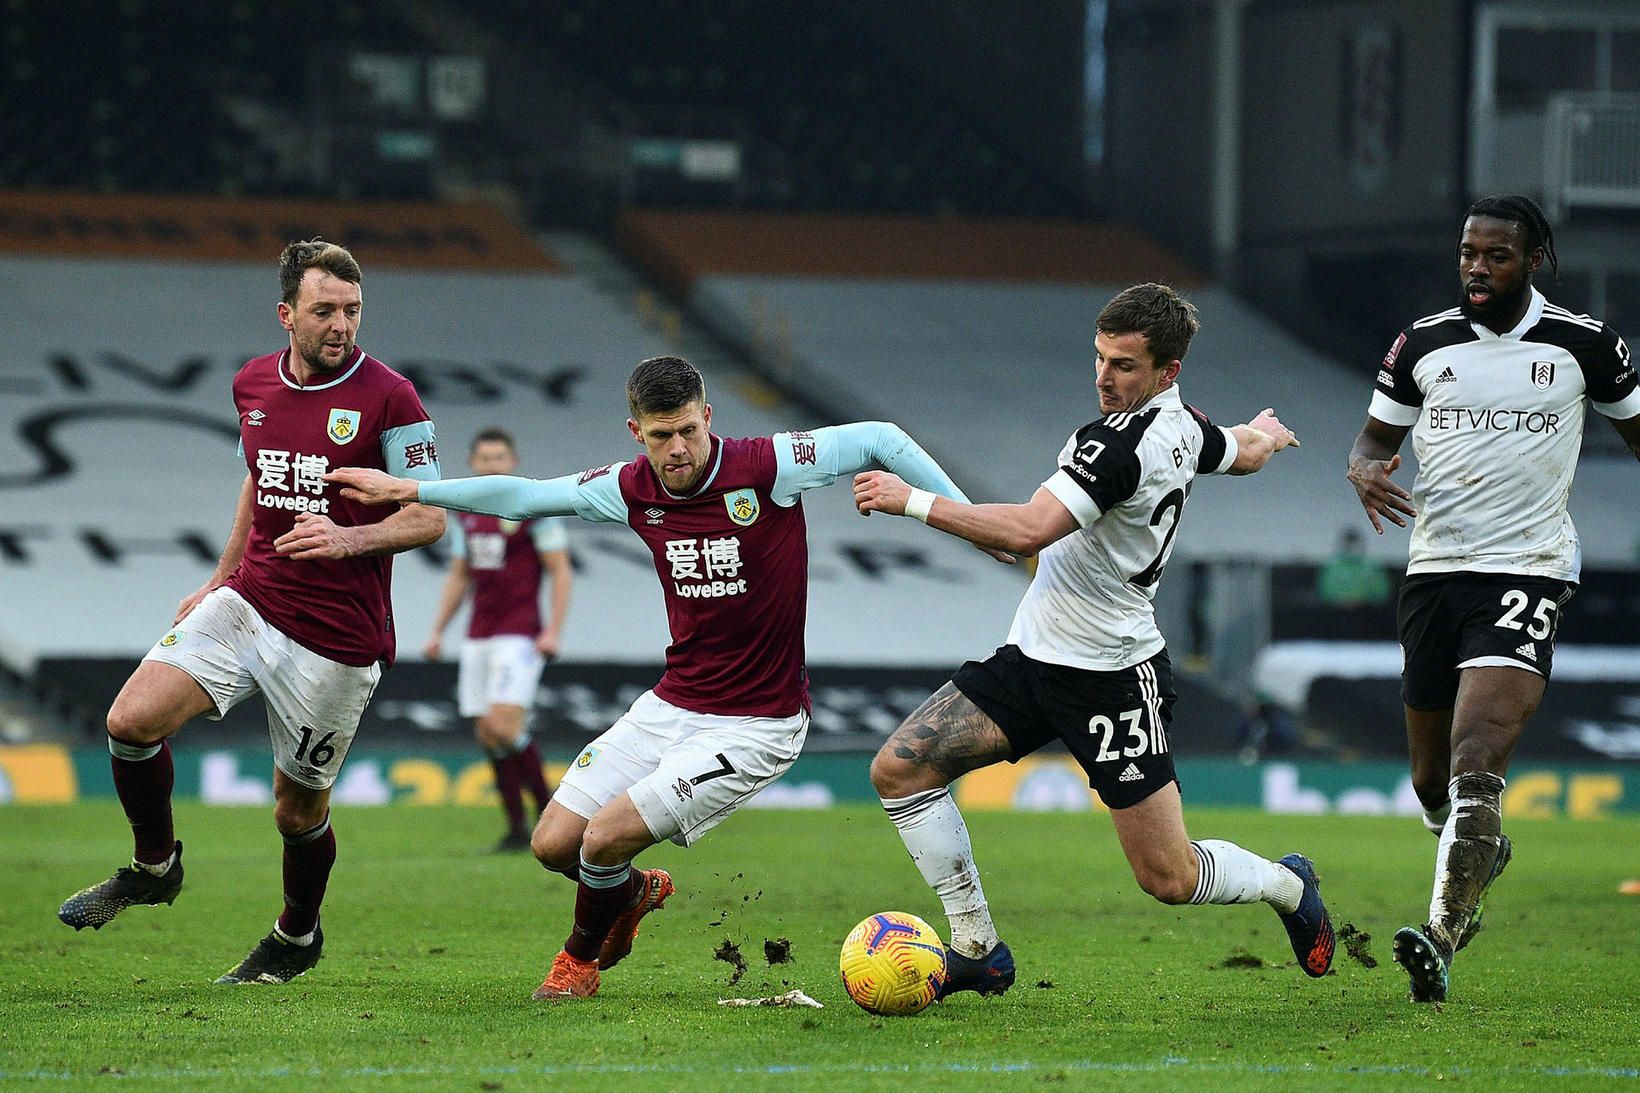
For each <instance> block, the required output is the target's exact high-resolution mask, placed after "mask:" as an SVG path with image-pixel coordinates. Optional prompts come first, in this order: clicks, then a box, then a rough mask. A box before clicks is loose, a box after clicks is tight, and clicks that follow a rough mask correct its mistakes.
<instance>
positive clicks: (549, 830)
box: [331, 357, 962, 1000]
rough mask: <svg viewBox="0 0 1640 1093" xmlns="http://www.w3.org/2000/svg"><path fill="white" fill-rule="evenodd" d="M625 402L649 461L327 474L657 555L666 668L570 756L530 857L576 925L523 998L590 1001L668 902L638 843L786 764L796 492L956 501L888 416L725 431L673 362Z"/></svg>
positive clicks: (692, 830) (695, 817)
mask: <svg viewBox="0 0 1640 1093" xmlns="http://www.w3.org/2000/svg"><path fill="white" fill-rule="evenodd" d="M626 391H627V402H628V405H629V407H630V409H631V413H632V416H631V418H630V419H629V420H628V421H627V428H628V429H629V430H630V431H631V433H632V437H633V439H634V440H636V441H637V443H638V444H639V445H640V446H641V447H642V448H643V450H644V455H645V458H643V459H638V460H634V461H632V462H630V463H612V464H609V465H608V466H603V467H594V468H592V469H591V470H588V471H585V472H583V473H581V474H579V475H567V476H565V477H563V478H554V479H550V480H547V481H532V480H530V479H523V478H510V477H506V476H501V475H486V476H483V477H480V478H469V479H465V480H462V481H456V482H437V483H435V482H426V483H420V482H413V481H405V480H402V479H395V478H392V477H390V476H388V475H385V474H381V473H379V472H370V471H362V470H340V471H336V472H333V473H332V475H331V481H333V482H340V483H343V484H345V485H346V486H348V487H349V488H348V489H346V490H344V491H343V493H344V495H345V496H347V497H350V498H353V499H356V500H361V501H366V502H372V503H384V504H385V503H390V502H399V503H401V504H402V503H407V502H410V501H415V500H419V501H421V502H423V503H424V504H430V505H438V506H440V507H443V508H451V509H456V510H458V511H462V512H484V513H489V514H491V515H494V516H501V517H504V518H506V519H510V520H525V519H533V518H537V517H542V516H569V515H575V516H579V517H581V518H582V519H584V520H607V521H612V522H616V523H624V524H626V525H628V526H629V527H631V528H632V530H633V531H635V532H637V534H638V536H639V538H641V539H642V540H643V542H644V545H645V546H647V547H648V548H649V550H650V553H651V554H652V555H653V557H654V562H655V572H656V575H657V576H658V577H659V578H660V582H661V588H662V591H663V593H664V595H665V599H666V615H667V622H668V624H669V626H670V629H671V633H672V644H671V645H670V646H668V648H667V650H666V671H665V673H664V674H663V675H662V676H661V680H660V682H659V683H657V684H656V685H655V687H654V689H653V690H651V691H646V692H645V693H644V694H643V695H641V696H640V697H639V698H638V700H637V701H636V702H634V703H633V704H632V707H631V709H629V710H628V711H627V712H626V714H625V715H624V716H622V717H621V719H620V720H619V721H617V722H616V723H615V725H614V726H613V727H612V728H610V729H609V730H608V731H607V732H605V733H604V734H603V735H601V736H599V737H598V739H596V740H594V741H593V742H592V743H591V744H590V745H589V746H588V747H587V748H586V749H585V750H584V751H582V752H581V754H580V755H579V756H578V757H577V758H576V760H575V762H574V763H573V764H572V765H571V766H570V769H569V771H568V773H566V774H565V775H564V780H563V782H562V783H561V784H560V785H559V787H558V791H557V792H556V793H555V794H554V795H553V798H552V803H551V804H549V805H548V806H547V811H546V813H545V814H544V815H543V816H542V817H541V822H540V823H539V824H538V825H537V826H536V829H535V834H534V837H533V839H532V847H533V849H534V851H535V855H536V857H537V858H538V859H540V861H541V863H542V864H543V865H545V866H546V867H547V868H548V869H551V870H554V871H556V872H560V873H563V874H565V875H567V876H570V877H573V878H575V879H576V880H577V881H578V887H577V889H576V895H575V924H574V928H573V929H572V930H571V931H570V934H569V937H568V939H567V940H566V941H565V942H564V948H563V951H562V952H560V953H559V954H558V955H557V957H556V958H554V960H553V962H552V969H551V971H550V972H548V974H547V977H546V980H545V982H543V983H542V984H541V986H540V987H539V988H538V989H537V990H536V992H535V997H536V998H537V999H548V1000H560V999H569V998H584V997H587V996H589V995H592V994H594V993H596V992H597V990H598V984H599V972H600V970H608V969H609V968H611V967H613V966H614V965H615V964H617V963H618V962H620V961H621V960H622V959H623V958H625V956H626V955H627V953H628V952H630V951H631V949H632V941H633V938H634V937H635V936H636V934H637V930H638V922H639V920H640V919H641V918H643V916H644V915H645V914H647V913H648V912H649V911H652V910H654V909H656V908H658V907H660V906H661V904H662V903H663V902H664V901H665V900H666V898H667V897H668V896H670V895H671V894H672V891H673V885H672V878H671V877H669V876H668V875H667V874H666V872H665V871H664V870H660V869H647V870H643V869H633V868H632V859H633V858H634V857H636V856H637V854H638V853H639V852H640V851H642V850H644V849H646V848H647V847H650V846H653V845H654V844H656V843H658V842H660V841H661V840H663V839H671V840H672V841H673V842H675V843H679V844H681V845H684V846H688V845H690V844H692V843H694V842H696V841H697V840H699V839H700V837H701V836H702V835H704V834H705V833H706V832H707V831H709V830H711V829H712V828H713V827H715V826H717V825H718V824H719V823H721V822H723V820H724V819H725V818H726V817H727V816H728V815H729V814H730V813H731V812H733V811H734V810H735V809H736V808H737V807H739V806H740V805H741V804H743V803H745V802H746V801H747V800H748V799H749V798H751V797H752V796H753V795H754V794H756V793H757V792H758V791H759V790H761V789H763V788H764V787H765V786H767V785H769V784H770V783H772V782H773V781H774V780H775V779H777V778H779V777H780V776H781V775H782V774H784V773H785V772H786V770H787V769H788V768H789V767H790V766H791V765H792V763H793V762H794V761H795V760H796V759H797V754H798V752H799V750H800V749H801V748H802V746H803V739H804V737H805V735H806V734H807V732H808V725H809V714H808V683H807V675H806V673H805V670H804V666H803V620H804V616H805V613H806V611H807V607H808V541H807V534H806V531H805V525H804V520H803V506H802V503H801V495H802V493H803V491H805V490H809V489H813V488H815V487H817V486H824V485H827V484H828V483H830V482H833V481H835V480H836V479H837V478H839V477H841V476H843V475H850V474H853V473H855V472H856V471H859V470H862V469H864V468H866V467H870V466H882V467H887V468H889V469H890V470H894V471H898V472H899V473H900V474H903V475H905V476H906V477H907V478H908V479H910V480H911V481H913V482H915V483H916V484H917V485H918V486H919V487H920V488H922V489H926V490H931V491H935V492H938V493H939V494H941V495H942V496H946V497H954V498H961V497H962V494H961V492H960V491H959V490H958V489H957V488H956V486H955V485H953V484H952V482H951V480H950V479H949V478H948V477H947V476H946V474H945V472H944V471H942V470H941V469H940V467H939V465H938V464H936V463H935V462H934V461H933V460H932V459H930V458H929V457H928V456H927V455H926V454H925V453H924V452H923V450H922V449H921V448H919V447H918V446H917V444H916V442H915V441H913V440H912V439H911V438H910V437H909V436H907V435H906V434H905V432H904V431H902V430H901V429H900V428H899V427H897V426H895V425H891V424H888V423H885V422H858V423H855V424H851V425H838V426H833V427H830V428H823V429H816V430H814V431H813V432H790V433H776V434H775V435H774V436H772V437H755V438H752V439H746V440H734V439H726V438H721V437H718V436H717V435H715V434H714V433H713V432H712V407H711V406H710V405H709V404H708V403H707V401H706V382H705V380H704V379H702V377H701V374H700V373H699V372H698V371H696V370H695V368H694V366H693V365H691V364H690V363H689V362H688V361H685V360H683V359H681V358H679V357H654V358H651V359H650V360H646V361H644V362H643V363H642V364H640V365H638V367H637V368H636V369H635V370H634V371H633V373H632V375H631V377H630V378H629V379H628V380H627V387H626Z"/></svg>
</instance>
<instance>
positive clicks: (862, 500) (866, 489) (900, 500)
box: [854, 471, 911, 516]
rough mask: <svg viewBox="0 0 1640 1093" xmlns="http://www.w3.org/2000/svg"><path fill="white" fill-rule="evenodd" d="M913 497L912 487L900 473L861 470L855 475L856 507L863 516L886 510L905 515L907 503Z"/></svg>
mask: <svg viewBox="0 0 1640 1093" xmlns="http://www.w3.org/2000/svg"><path fill="white" fill-rule="evenodd" d="M910 497H911V487H910V486H908V485H906V484H905V481H904V480H903V479H901V478H900V476H899V475H897V474H893V473H891V472H889V471H861V472H860V473H859V474H857V475H855V476H854V507H855V508H857V509H859V510H860V515H861V516H870V515H871V514H872V513H874V512H884V513H887V514H888V515H890V516H904V515H905V503H906V501H907V500H908V499H910Z"/></svg>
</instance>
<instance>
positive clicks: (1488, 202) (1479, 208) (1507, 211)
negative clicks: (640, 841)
mask: <svg viewBox="0 0 1640 1093" xmlns="http://www.w3.org/2000/svg"><path fill="white" fill-rule="evenodd" d="M1472 216H1490V217H1492V218H1493V219H1494V220H1511V221H1513V222H1515V223H1516V224H1519V225H1520V226H1521V227H1522V228H1524V229H1525V231H1526V253H1527V254H1531V253H1532V252H1533V251H1534V250H1536V249H1537V248H1539V247H1542V248H1543V254H1544V256H1545V257H1546V258H1548V259H1549V272H1550V273H1551V274H1553V275H1554V278H1555V280H1556V281H1557V282H1558V281H1559V280H1560V261H1559V259H1558V258H1556V257H1555V229H1554V228H1552V227H1550V226H1549V218H1548V217H1546V216H1544V215H1543V210H1542V209H1540V208H1538V203H1537V202H1536V201H1533V200H1532V199H1531V198H1529V197H1527V196H1526V195H1525V194H1493V195H1492V196H1490V197H1483V198H1481V199H1480V200H1479V201H1477V202H1475V203H1474V204H1473V205H1471V206H1469V211H1468V212H1466V213H1464V219H1465V220H1467V219H1469V218H1470V217H1472Z"/></svg>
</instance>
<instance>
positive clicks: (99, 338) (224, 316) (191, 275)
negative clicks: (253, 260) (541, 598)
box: [0, 254, 1019, 668]
mask: <svg viewBox="0 0 1640 1093" xmlns="http://www.w3.org/2000/svg"><path fill="white" fill-rule="evenodd" d="M271 258H272V256H271V255H270V256H269V260H268V261H265V262H263V263H260V264H258V265H254V266H252V265H245V264H237V263H225V262H223V263H209V262H163V261H142V260H122V261H94V260H77V259H59V258H49V257H20V256H16V257H0V292H3V294H4V296H5V299H6V301H7V305H6V308H7V312H8V314H9V315H11V316H13V317H14V319H15V320H17V321H15V322H14V323H13V325H12V328H11V332H10V333H11V337H10V341H9V343H8V346H7V349H8V353H7V358H6V362H5V363H4V365H3V366H0V498H3V512H4V516H3V518H0V587H4V589H5V594H4V595H5V605H6V610H5V611H4V612H3V613H0V656H3V657H4V658H5V660H6V661H7V662H9V663H11V664H13V665H15V666H18V667H21V668H26V667H27V666H28V665H29V664H31V663H32V662H33V660H34V659H35V658H36V657H38V656H41V655H44V654H50V653H54V652H60V653H71V654H73V655H79V656H85V655H95V654H111V655H128V656H135V655H138V654H140V653H141V652H142V651H143V650H144V649H146V648H147V646H148V645H149V644H150V643H151V642H152V641H153V640H155V638H156V637H157V636H159V635H160V634H161V633H162V632H163V627H164V626H165V625H166V623H167V622H168V621H169V620H170V618H171V615H172V613H173V611H174V608H175V605H176V603H177V601H178V600H179V599H180V598H181V597H182V596H184V595H186V594H187V593H188V592H190V591H191V590H193V589H194V588H196V587H197V586H198V585H199V584H200V583H201V581H203V579H204V578H205V577H206V575H207V574H208V573H209V572H210V568H211V563H210V558H211V556H212V555H214V553H215V551H216V550H217V549H218V546H219V544H220V541H221V539H222V537H223V536H224V535H225V534H226V531H227V526H228V523H229V520H230V518H231V514H232V505H233V498H234V497H235V495H236V491H237V489H238V485H239V482H240V481H241V479H242V477H243V475H244V473H245V469H244V466H243V463H242V462H241V461H240V460H238V459H237V458H236V456H235V452H234V448H235V439H234V437H235V420H234V414H233V409H232V405H231V402H230V400H229V381H230V380H231V378H232V376H233V373H234V371H235V370H236V369H237V368H238V366H239V365H240V364H241V363H242V362H243V361H244V360H246V359H247V358H248V357H250V356H253V355H256V354H259V353H263V352H267V351H270V350H273V349H277V348H278V347H279V346H280V345H281V344H282V343H283V340H284V335H283V332H282V331H281V330H280V329H279V327H278V326H277V325H276V323H275V321H274V313H273V312H274V304H275V302H276V298H277V287H276V283H275V280H274V276H273V266H272V262H271ZM362 260H363V262H364V265H365V271H366V278H365V299H366V302H367V307H366V312H365V314H366V320H365V322H364V325H363V328H362V330H361V335H360V344H361V345H362V346H364V347H365V348H366V349H367V350H369V351H370V352H372V353H375V354H377V355H379V356H380V357H382V358H383V359H384V360H386V361H387V362H388V363H389V364H390V365H393V366H395V367H397V368H399V369H401V370H403V371H405V372H406V373H407V374H410V375H411V376H412V377H413V378H414V379H415V380H416V381H417V383H418V386H419V388H420V390H421V392H422V395H423V398H424V400H425V402H426V404H427V406H428V408H429V410H430V411H431V413H432V415H433V418H434V420H435V421H436V423H437V425H438V427H439V438H440V440H441V442H442V456H443V463H444V469H445V472H446V474H447V475H451V476H454V475H460V474H463V473H465V452H466V445H467V441H468V438H469V437H470V436H471V435H472V434H473V433H474V432H475V431H476V430H478V429H479V428H481V427H483V426H486V425H490V424H500V425H503V426H505V427H507V428H510V429H512V430H513V431H514V432H515V433H516V434H517V435H518V437H519V441H520V446H521V450H522V456H523V460H524V464H523V469H524V472H525V473H531V474H536V475H541V476H547V475H551V474H557V473H569V472H574V471H578V470H580V469H582V468H584V467H586V466H591V465H598V464H601V463H605V462H609V461H612V460H617V459H626V458H630V457H632V456H633V455H634V454H635V453H636V448H635V445H634V444H633V441H632V439H631V437H630V436H629V435H628V434H627V431H626V428H625V425H624V422H625V419H626V416H627V409H626V404H625V397H624V392H623V389H622V384H623V382H624V380H625V377H626V375H627V373H628V372H629V371H630V370H631V368H632V366H633V365H634V364H635V363H636V362H637V361H638V360H639V359H641V358H643V357H646V356H650V355H653V354H658V353H662V352H666V351H667V350H668V342H667V341H666V340H665V339H664V338H663V337H662V336H661V334H660V333H658V332H656V331H654V330H651V329H648V328H646V327H645V326H643V325H642V324H641V323H640V322H639V320H638V319H637V318H635V317H634V316H633V315H632V314H630V313H629V312H628V311H627V310H625V309H624V308H623V307H621V306H618V305H619V301H613V300H611V299H609V298H608V297H606V296H604V295H602V294H601V293H600V292H599V290H598V289H597V288H595V287H594V286H593V285H592V284H591V283H590V282H589V281H588V280H586V279H584V278H582V277H580V276H577V275H574V274H558V275H553V274H543V273H538V272H528V271H523V272H520V271H488V272H486V271H451V270H408V269H393V268H387V267H384V266H382V265H379V264H378V265H372V263H371V261H370V257H369V255H368V254H364V255H362ZM70 303H71V304H72V306H69V305H70ZM709 378H711V377H709ZM717 380H718V382H715V383H714V384H713V386H712V388H711V390H710V398H711V401H712V403H713V405H714V407H715V411H716V416H715V418H714V425H715V427H716V428H717V429H718V430H719V431H720V432H722V433H724V434H726V435H757V434H761V433H767V432H772V431H776V430H778V429H782V428H796V427H812V426H815V425H819V424H827V422H822V421H816V420H813V419H812V418H809V417H797V416H794V415H792V414H790V413H782V412H777V411H771V410H769V409H766V408H763V406H762V405H758V404H754V402H753V401H752V400H751V399H749V398H748V397H747V396H746V395H744V394H743V393H742V392H741V390H740V389H739V388H738V386H737V384H736V383H735V382H733V381H732V379H731V378H729V377H724V376H720V377H717ZM764 405H766V403H765V404H764ZM807 510H808V513H809V521H810V528H811V543H812V552H811V557H812V570H813V585H814V597H813V606H812V609H811V613H810V629H809V635H810V650H811V655H812V657H813V658H814V659H815V660H816V661H817V662H831V663H849V664H858V663H878V664H885V665H892V664H904V663H915V664H930V663H936V664H955V663H957V662H959V661H960V660H961V659H963V658H964V657H966V656H971V655H974V654H976V653H984V652H986V651H988V650H989V648H990V647H991V643H993V642H994V640H995V638H996V637H997V636H998V635H999V634H1000V633H1001V632H1002V631H1003V630H1004V629H1005V627H1006V625H1007V619H1008V618H1009V617H1010V613H1011V611H1012V608H1013V606H1014V603H1015V602H1016V601H1017V598H1018V593H1019V579H1018V577H1017V576H1016V575H1015V574H1014V573H1013V572H1012V571H1009V570H1006V569H1004V568H1003V567H1001V566H998V565H996V564H995V563H994V562H991V561H989V560H988V559H986V558H984V557H983V556H982V555H980V554H978V553H977V552H976V551H973V550H971V549H969V548H967V547H965V546H963V545H961V544H959V543H957V542H956V541H955V540H950V539H947V538H945V537H942V536H938V535H934V534H931V533H929V532H928V531H927V530H926V529H923V528H919V527H916V526H915V525H913V524H911V523H910V522H908V521H893V520H882V519H879V520H873V521H871V523H870V524H869V525H868V524H865V523H863V522H862V521H861V520H860V519H859V518H858V517H857V516H856V515H855V514H854V512H853V509H852V505H851V504H850V500H849V494H848V491H847V489H846V487H834V488H833V489H831V490H827V491H822V492H821V493H820V494H815V495H811V500H810V501H809V502H808V504H807ZM571 542H572V544H573V549H574V552H575V556H576V559H577V561H578V563H579V567H580V568H579V572H578V576H577V581H578V584H577V591H576V597H575V602H574V605H573V608H572V614H571V621H570V624H569V627H568V630H567V632H566V637H565V657H566V659H573V660H604V661H626V662H646V663H654V662H656V661H658V658H659V654H660V652H661V650H662V649H663V648H664V646H665V644H666V629H665V619H664V614H663V612H662V610H661V603H660V597H659V594H658V590H657V589H656V587H655V583H654V582H655V579H654V576H653V567H652V565H651V562H650V560H649V558H648V555H647V554H646V553H644V552H643V551H642V550H641V548H640V546H639V544H638V543H637V541H636V540H635V539H634V538H633V537H632V535H631V534H630V532H628V531H626V530H625V529H623V528H620V527H616V526H613V525H597V526H594V525H578V526H575V527H573V528H572V529H571ZM395 573H396V578H395V590H396V596H395V600H396V604H397V610H398V630H399V634H400V646H401V650H402V651H403V652H404V653H405V654H406V655H407V656H415V655H417V654H418V651H419V648H420V645H421V642H422V640H423V638H424V637H425V635H426V633H427V629H428V626H429V624H430V621H431V618H432V613H433V610H434V608H435V605H436V601H437V594H438V588H439V583H440V581H441V574H442V559H441V558H440V557H439V556H438V555H437V554H436V553H433V552H422V553H421V554H419V555H415V556H410V557H406V558H403V559H400V560H399V561H398V563H397V566H396V570H395ZM953 590H960V594H952V593H953Z"/></svg>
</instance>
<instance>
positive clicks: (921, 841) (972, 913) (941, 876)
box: [883, 787, 998, 957]
mask: <svg viewBox="0 0 1640 1093" xmlns="http://www.w3.org/2000/svg"><path fill="white" fill-rule="evenodd" d="M883 811H885V812H887V813H888V818H889V819H891V820H893V821H894V826H895V827H896V828H898V829H899V831H900V838H901V839H902V840H904V842H905V848H906V849H907V850H909V851H910V852H911V860H912V862H914V863H915V864H916V866H917V870H918V872H920V873H922V876H923V880H925V881H927V882H928V886H929V887H930V888H932V889H933V890H934V894H935V895H937V896H939V897H940V904H941V905H942V906H943V907H944V908H945V917H946V918H947V919H948V920H949V921H950V923H951V948H952V949H953V950H954V951H955V952H958V953H960V954H962V955H963V956H971V957H980V956H984V955H985V954H986V953H988V952H990V951H991V950H992V949H994V948H996V946H997V941H998V938H997V928H996V926H995V925H993V924H992V922H991V911H990V908H989V907H987V906H986V903H985V890H984V889H983V888H982V887H980V882H979V867H978V866H977V865H975V864H974V848H973V846H972V844H971V843H969V841H968V825H967V824H965V823H963V822H962V813H961V812H959V811H958V810H957V803H956V802H955V801H953V800H952V799H951V791H950V790H949V789H947V788H944V787H942V788H940V789H931V790H927V791H925V792H923V793H916V794H913V795H911V796H910V797H885V798H883Z"/></svg>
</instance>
